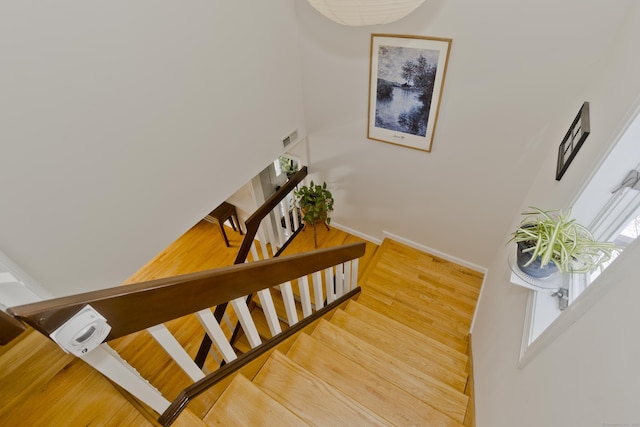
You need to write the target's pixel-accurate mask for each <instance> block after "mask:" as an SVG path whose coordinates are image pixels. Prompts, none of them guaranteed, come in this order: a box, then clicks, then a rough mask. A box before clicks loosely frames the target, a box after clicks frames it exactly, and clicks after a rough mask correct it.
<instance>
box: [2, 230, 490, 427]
mask: <svg viewBox="0 0 640 427" xmlns="http://www.w3.org/2000/svg"><path fill="white" fill-rule="evenodd" d="M322 230H324V229H322ZM318 231H320V230H318ZM304 234H305V233H302V237H303V239H305V238H309V236H304ZM307 234H309V235H310V233H307ZM345 236H346V237H345ZM318 237H319V239H320V241H321V243H326V244H327V245H329V246H330V245H332V244H334V243H335V244H341V243H343V242H345V241H347V242H348V241H353V240H354V239H356V238H354V237H353V236H349V235H346V233H343V232H340V231H339V230H335V229H332V231H331V232H330V233H329V234H327V235H326V236H323V235H319V236H318ZM207 242H208V240H207ZM370 248H371V249H373V250H369V249H370ZM183 249H184V247H181V248H180V250H179V251H178V252H180V253H182V252H184V251H183ZM226 249H227V248H223V250H226ZM294 249H295V248H294ZM188 252H189V253H190V255H193V254H194V251H193V250H189V251H188ZM168 253H169V252H167V253H163V254H161V255H162V257H164V258H166V257H167V254H168ZM210 254H211V250H210V248H206V249H205V250H203V259H207V260H209V259H210V258H211V257H210ZM178 256H181V255H178ZM164 258H163V259H164ZM160 261H163V260H160ZM191 262H193V258H192V259H191ZM163 263H164V264H167V262H166V259H164V261H163ZM169 266H170V265H169ZM360 267H361V271H362V270H363V269H364V267H366V271H365V272H364V273H363V274H362V273H361V276H360V285H361V286H362V293H361V294H360V296H359V298H358V299H357V301H353V300H352V301H349V302H348V303H347V304H344V305H343V306H341V308H339V309H337V310H335V311H333V312H332V313H330V314H328V315H326V316H325V317H324V318H323V319H321V320H319V321H317V322H315V323H313V324H312V325H310V326H308V327H306V328H305V329H304V330H303V331H302V332H301V333H299V334H298V335H295V336H293V337H291V338H289V339H288V340H286V341H285V342H283V343H282V344H280V345H278V346H277V347H276V348H275V350H272V351H271V352H269V353H267V354H265V355H263V356H261V357H259V358H258V359H256V360H255V361H254V362H252V363H251V364H249V365H247V366H245V367H244V368H242V369H241V370H240V371H239V372H238V373H236V374H235V375H233V376H231V377H228V378H226V379H225V380H223V381H221V382H220V383H218V384H217V385H216V386H214V387H213V388H212V389H210V390H208V391H207V392H206V393H205V394H203V395H201V396H199V397H197V398H196V399H195V400H194V401H193V402H192V403H191V404H189V406H188V407H187V409H186V410H185V411H184V412H183V413H182V414H181V415H180V416H179V417H178V419H177V421H176V422H175V423H174V425H175V426H215V425H225V426H233V425H238V426H260V425H270V426H272V425H278V426H280V425H283V426H287V425H292V426H293V425H295V426H298V425H331V426H333V425H349V426H353V425H367V426H368V425H402V426H404V425H419V426H461V425H464V426H466V427H471V426H473V425H474V424H473V422H474V421H473V404H472V402H473V398H472V386H470V385H471V384H472V381H470V380H472V377H470V375H469V372H470V370H471V359H470V357H469V352H468V348H469V335H468V332H469V327H470V324H471V319H472V317H473V312H474V310H475V304H476V300H477V297H478V294H479V291H480V286H481V282H482V275H481V274H480V273H477V272H475V271H472V270H469V269H466V268H464V267H461V266H459V265H456V264H453V263H450V262H448V261H444V260H442V259H439V258H437V257H434V256H431V255H429V254H425V253H423V252H420V251H417V250H415V249H412V248H409V247H407V246H405V245H402V244H399V243H397V242H393V241H390V240H385V241H384V242H383V243H382V245H381V246H380V247H376V246H375V245H373V244H368V245H367V253H366V254H365V257H364V258H363V262H361V263H360ZM172 268H173V267H172ZM209 268H210V267H209ZM171 273H173V274H175V272H169V274H171ZM153 274H154V275H162V273H160V272H156V271H154V272H153ZM294 289H295V287H294ZM276 305H278V304H277V302H276ZM256 310H259V306H256ZM191 317H193V316H191ZM259 318H260V316H256V319H259ZM282 318H283V319H284V318H285V316H284V314H283V315H282ZM174 322H183V320H176V321H174ZM172 323H173V322H172ZM191 323H194V324H195V323H197V322H195V321H193V322H191ZM170 328H171V329H172V331H174V332H175V333H176V335H177V336H178V337H179V338H180V337H181V336H182V335H185V337H184V339H185V340H186V339H187V337H186V335H189V336H194V337H196V339H197V337H200V336H201V335H200V334H201V332H199V329H196V328H192V327H185V325H184V324H183V323H180V325H178V323H176V325H175V326H171V325H170ZM258 328H259V329H261V330H262V332H261V335H264V337H265V338H269V336H270V335H269V334H268V332H266V331H265V330H266V328H267V327H266V325H264V324H263V325H261V324H260V323H259V322H258ZM145 334H146V333H143V335H145ZM131 337H133V335H132V336H131ZM131 337H125V338H123V339H121V341H127V340H129V341H131V340H133V339H134V338H131ZM181 339H182V338H181ZM134 343H139V344H137V345H131V343H128V344H129V346H128V347H127V348H129V351H130V352H134V353H136V354H140V355H142V353H147V351H142V349H143V347H145V348H146V347H149V348H151V347H153V346H157V344H155V343H154V342H153V340H151V339H150V338H148V339H147V341H145V340H141V339H136V341H134ZM119 344H122V343H115V342H114V343H113V345H114V347H118V345H119ZM197 344H198V343H197V341H196V342H194V343H193V344H192V346H191V347H192V349H191V350H189V351H190V352H195V350H196V347H197ZM247 346H248V344H245V347H247ZM123 347H124V346H123ZM154 348H155V347H154ZM236 348H237V349H238V350H239V351H240V352H242V351H245V350H244V349H243V344H242V338H241V340H240V341H239V342H238V343H237V344H236ZM152 353H153V354H154V355H155V356H154V357H156V358H158V360H160V355H161V354H162V351H161V350H159V351H155V352H152ZM25 354H27V355H28V356H26V357H25V356H24V355H25ZM128 360H129V359H128ZM165 365H167V362H166V360H165V359H164V356H163V358H162V360H161V361H160V362H158V363H157V364H155V365H153V366H147V367H146V368H144V369H147V370H149V371H150V372H155V373H156V376H157V377H158V378H165V379H167V380H169V381H170V383H172V384H173V385H171V384H168V385H167V386H162V385H158V387H161V388H162V389H163V392H164V389H165V388H167V389H175V391H171V390H169V391H168V392H167V395H168V396H171V395H175V394H176V393H177V391H178V390H179V389H180V387H184V386H180V384H179V383H180V381H174V380H172V378H177V377H180V376H184V374H182V373H180V371H179V370H178V371H176V370H175V367H174V369H172V370H171V371H170V372H169V371H167V370H164V368H166V366H165ZM154 366H155V367H154ZM136 368H137V367H136ZM137 369H139V370H142V369H141V368H137ZM0 381H2V384H3V385H2V387H0V390H1V392H0V404H1V407H0V425H30V426H39V425H42V426H46V425H70V426H74V425H82V426H86V425H106V426H110V425H118V426H129V425H130V426H143V425H157V423H156V422H155V421H153V420H152V419H151V418H150V417H149V409H148V408H146V407H145V406H144V405H140V404H137V403H136V401H135V399H133V398H131V396H128V395H127V394H126V393H124V396H125V397H124V398H123V395H122V394H120V393H121V390H119V389H118V388H117V387H115V386H114V385H113V384H112V383H110V382H109V381H108V380H106V379H105V378H104V377H102V376H101V375H100V374H98V373H97V372H96V371H93V370H92V369H91V368H90V367H89V366H87V365H86V364H85V363H84V362H83V361H82V360H80V359H76V358H74V357H72V356H69V355H66V354H64V353H62V351H61V350H60V349H59V348H58V347H57V346H56V345H55V344H54V343H53V342H51V341H49V340H48V339H47V338H45V337H43V336H42V335H39V334H38V333H35V332H33V331H32V330H30V331H29V332H28V333H25V334H23V335H22V336H21V337H20V338H19V339H18V340H16V341H14V342H12V343H10V344H9V345H8V346H4V347H0ZM182 382H185V381H184V380H182ZM140 411H141V412H140ZM23 421H24V422H25V423H26V424H21V423H22V422H23Z"/></svg>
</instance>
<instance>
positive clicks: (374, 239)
mask: <svg viewBox="0 0 640 427" xmlns="http://www.w3.org/2000/svg"><path fill="white" fill-rule="evenodd" d="M330 227H335V228H337V229H338V230H341V231H344V232H345V233H349V234H352V235H354V236H357V237H360V238H362V239H364V240H368V241H369V242H371V243H375V244H376V245H378V246H379V245H380V244H381V243H382V240H380V239H376V238H374V237H371V236H368V235H366V234H364V233H361V232H359V231H357V230H354V229H352V228H349V227H345V226H344V225H340V224H337V223H335V222H332V223H331V225H330Z"/></svg>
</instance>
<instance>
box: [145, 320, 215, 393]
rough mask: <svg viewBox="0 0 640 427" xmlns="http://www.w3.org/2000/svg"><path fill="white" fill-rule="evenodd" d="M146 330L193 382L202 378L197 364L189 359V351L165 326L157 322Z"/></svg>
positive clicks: (202, 375) (202, 374)
mask: <svg viewBox="0 0 640 427" xmlns="http://www.w3.org/2000/svg"><path fill="white" fill-rule="evenodd" d="M147 331H149V333H150V334H151V336H153V338H155V339H156V341H158V343H159V344H160V345H161V346H162V348H164V349H165V351H166V352H167V353H168V354H169V356H171V358H172V359H173V360H175V361H176V363H177V364H178V366H180V367H181V368H182V370H183V371H184V372H185V373H186V374H187V375H189V377H190V378H191V379H192V380H193V381H194V382H195V381H198V380H199V379H202V378H204V373H202V371H201V370H200V368H198V365H196V364H195V362H194V361H193V360H192V359H191V356H189V353H187V352H186V350H185V349H184V348H183V347H182V346H181V345H180V343H179V342H178V340H177V339H176V338H175V337H174V336H173V335H172V334H171V332H169V329H167V327H166V326H164V325H163V324H159V325H156V326H152V327H150V328H147Z"/></svg>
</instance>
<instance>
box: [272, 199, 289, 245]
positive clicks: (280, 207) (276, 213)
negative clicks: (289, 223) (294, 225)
mask: <svg viewBox="0 0 640 427" xmlns="http://www.w3.org/2000/svg"><path fill="white" fill-rule="evenodd" d="M283 209H284V204H283V203H282V201H280V203H278V206H276V207H275V209H274V210H273V214H274V216H275V217H276V230H277V231H278V242H279V244H278V246H279V247H282V246H283V245H284V242H286V241H287V237H286V236H285V235H284V229H283V228H282V221H283V220H284V218H285V217H286V215H283V212H282V210H283ZM285 227H286V221H285Z"/></svg>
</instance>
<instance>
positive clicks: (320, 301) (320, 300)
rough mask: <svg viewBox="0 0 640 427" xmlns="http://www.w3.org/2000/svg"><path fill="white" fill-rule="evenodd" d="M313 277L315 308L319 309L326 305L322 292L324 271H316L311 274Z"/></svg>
mask: <svg viewBox="0 0 640 427" xmlns="http://www.w3.org/2000/svg"><path fill="white" fill-rule="evenodd" d="M311 278H312V280H313V296H314V299H315V309H316V311H318V310H320V309H321V308H322V307H324V295H323V293H322V273H320V272H319V271H316V272H314V273H313V274H312V275H311Z"/></svg>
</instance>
